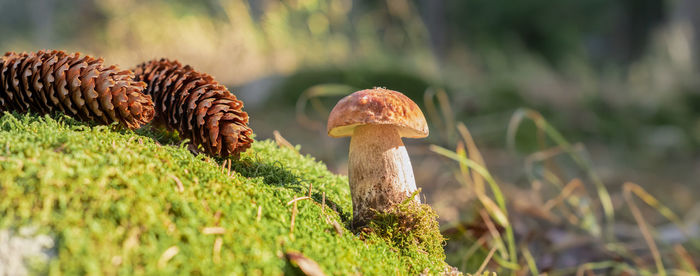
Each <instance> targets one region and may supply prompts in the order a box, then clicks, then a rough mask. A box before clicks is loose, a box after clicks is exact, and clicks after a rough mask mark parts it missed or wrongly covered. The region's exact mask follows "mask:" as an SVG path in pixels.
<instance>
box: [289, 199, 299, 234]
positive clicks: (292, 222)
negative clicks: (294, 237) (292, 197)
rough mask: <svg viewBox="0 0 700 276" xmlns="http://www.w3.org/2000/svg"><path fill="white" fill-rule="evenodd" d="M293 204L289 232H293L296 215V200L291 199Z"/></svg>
mask: <svg viewBox="0 0 700 276" xmlns="http://www.w3.org/2000/svg"><path fill="white" fill-rule="evenodd" d="M293 202H294V205H293V207H292V220H291V223H290V224H289V234H294V220H295V219H296V217H297V212H298V210H297V201H293Z"/></svg>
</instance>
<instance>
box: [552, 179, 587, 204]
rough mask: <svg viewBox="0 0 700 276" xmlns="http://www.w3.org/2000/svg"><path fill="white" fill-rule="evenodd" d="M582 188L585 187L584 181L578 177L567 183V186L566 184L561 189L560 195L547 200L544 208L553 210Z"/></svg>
mask: <svg viewBox="0 0 700 276" xmlns="http://www.w3.org/2000/svg"><path fill="white" fill-rule="evenodd" d="M581 188H583V182H581V180H580V179H578V178H574V179H572V180H571V181H570V182H569V184H566V186H564V189H562V190H561V193H559V195H558V196H557V197H555V198H553V199H550V200H548V201H547V202H545V204H544V206H543V207H542V209H544V211H549V210H551V209H552V208H554V207H555V206H557V205H559V204H560V203H561V202H562V201H564V200H565V199H566V198H568V197H569V196H570V195H571V194H572V193H573V192H574V191H575V190H576V189H581Z"/></svg>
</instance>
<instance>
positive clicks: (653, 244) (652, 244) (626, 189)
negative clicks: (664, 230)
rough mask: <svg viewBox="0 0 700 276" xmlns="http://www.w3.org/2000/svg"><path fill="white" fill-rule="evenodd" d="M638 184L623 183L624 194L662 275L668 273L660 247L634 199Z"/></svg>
mask: <svg viewBox="0 0 700 276" xmlns="http://www.w3.org/2000/svg"><path fill="white" fill-rule="evenodd" d="M635 185H636V184H634V183H629V182H627V183H625V184H624V185H623V192H622V194H623V196H624V198H625V201H626V202H627V205H629V207H630V211H632V216H634V220H636V221H637V224H638V225H639V230H640V231H641V232H642V236H643V237H644V240H645V241H646V243H647V245H648V246H649V251H651V255H652V256H653V257H654V262H655V263H656V270H657V272H658V273H659V275H661V276H665V275H666V269H665V268H664V263H663V261H662V260H661V253H659V249H658V247H657V246H656V242H655V241H654V238H653V237H652V236H651V232H650V231H649V228H648V226H647V224H646V221H645V220H644V216H643V215H642V212H641V211H639V208H638V207H637V204H635V203H634V201H633V199H632V190H633V189H634V186H635Z"/></svg>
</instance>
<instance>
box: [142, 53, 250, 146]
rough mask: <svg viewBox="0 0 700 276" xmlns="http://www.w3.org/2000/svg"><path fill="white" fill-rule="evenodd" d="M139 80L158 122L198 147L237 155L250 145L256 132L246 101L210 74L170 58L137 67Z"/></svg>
mask: <svg viewBox="0 0 700 276" xmlns="http://www.w3.org/2000/svg"><path fill="white" fill-rule="evenodd" d="M134 72H135V74H136V80H140V81H144V82H146V83H147V84H148V86H147V88H146V90H145V92H146V93H148V94H149V95H151V97H153V101H154V102H155V106H156V118H155V122H157V123H159V124H164V125H165V126H166V127H167V128H169V129H171V130H177V131H178V132H179V133H180V135H181V136H184V137H187V138H189V139H190V140H191V141H192V143H193V144H194V145H195V146H198V145H201V146H202V148H203V151H204V152H207V153H209V154H211V155H215V156H222V157H226V156H229V155H230V156H238V155H239V154H240V153H241V152H243V151H245V150H246V149H248V148H249V147H250V144H251V143H252V142H253V139H252V138H250V136H251V135H252V134H253V131H252V130H251V129H250V128H249V127H248V113H246V112H244V111H243V110H241V108H243V102H241V101H240V100H238V99H236V96H235V95H233V94H231V92H229V91H228V89H226V87H225V86H223V85H221V84H219V83H218V82H217V81H215V80H214V78H213V77H211V76H210V75H207V74H204V73H200V72H197V71H195V70H194V69H193V68H192V67H190V66H189V65H187V66H183V65H182V64H180V63H179V62H177V61H170V60H167V59H161V60H152V61H149V62H146V63H143V64H141V65H139V66H137V67H136V69H134Z"/></svg>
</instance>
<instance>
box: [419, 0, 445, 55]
mask: <svg viewBox="0 0 700 276" xmlns="http://www.w3.org/2000/svg"><path fill="white" fill-rule="evenodd" d="M420 5H421V7H422V8H421V10H422V12H421V13H422V16H423V21H424V22H425V25H426V27H427V28H428V33H429V35H430V44H431V46H432V50H433V54H434V55H435V57H437V59H438V61H439V62H440V63H442V62H443V59H444V57H445V56H446V54H447V53H446V51H447V40H446V33H447V31H448V30H447V29H446V28H447V24H446V21H445V18H446V17H447V14H446V13H445V1H444V0H420Z"/></svg>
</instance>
